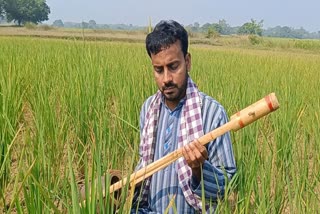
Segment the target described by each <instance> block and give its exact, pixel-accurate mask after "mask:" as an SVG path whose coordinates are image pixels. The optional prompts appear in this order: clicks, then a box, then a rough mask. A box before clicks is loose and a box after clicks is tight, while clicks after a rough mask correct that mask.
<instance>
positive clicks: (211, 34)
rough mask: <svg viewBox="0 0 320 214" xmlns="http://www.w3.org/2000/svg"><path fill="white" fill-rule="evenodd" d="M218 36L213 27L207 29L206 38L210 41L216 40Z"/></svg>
mask: <svg viewBox="0 0 320 214" xmlns="http://www.w3.org/2000/svg"><path fill="white" fill-rule="evenodd" d="M218 36H219V33H218V31H216V29H215V28H213V27H211V26H210V27H209V28H208V31H207V34H206V38H208V39H210V38H217V37H218Z"/></svg>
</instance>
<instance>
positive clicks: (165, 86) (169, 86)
mask: <svg viewBox="0 0 320 214" xmlns="http://www.w3.org/2000/svg"><path fill="white" fill-rule="evenodd" d="M173 87H174V88H177V87H178V86H177V85H176V84H174V83H173V82H168V83H166V84H165V85H164V86H162V87H161V89H162V91H164V90H166V89H169V88H173Z"/></svg>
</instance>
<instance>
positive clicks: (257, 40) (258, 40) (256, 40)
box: [248, 34, 263, 45]
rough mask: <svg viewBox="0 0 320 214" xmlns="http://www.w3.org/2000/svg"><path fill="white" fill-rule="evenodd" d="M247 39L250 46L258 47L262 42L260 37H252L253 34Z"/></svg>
mask: <svg viewBox="0 0 320 214" xmlns="http://www.w3.org/2000/svg"><path fill="white" fill-rule="evenodd" d="M248 39H249V41H250V43H251V44H252V45H258V44H261V43H262V42H263V39H262V37H260V36H257V35H254V34H251V35H249V36H248Z"/></svg>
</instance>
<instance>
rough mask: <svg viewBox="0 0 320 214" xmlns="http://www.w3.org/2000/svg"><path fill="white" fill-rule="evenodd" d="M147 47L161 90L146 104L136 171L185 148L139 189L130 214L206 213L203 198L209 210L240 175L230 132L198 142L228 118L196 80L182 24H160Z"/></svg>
mask: <svg viewBox="0 0 320 214" xmlns="http://www.w3.org/2000/svg"><path fill="white" fill-rule="evenodd" d="M146 49H147V52H148V55H149V56H150V58H151V62H152V66H153V70H154V71H153V73H154V78H155V81H156V84H157V86H158V88H159V90H158V92H157V93H156V94H154V95H153V96H151V97H149V98H148V99H147V100H146V101H145V103H144V104H143V106H142V110H141V113H140V133H141V143H140V152H139V154H140V161H139V164H138V166H137V168H136V169H137V170H138V169H140V168H142V167H144V166H146V165H148V164H150V163H152V162H154V161H156V160H158V159H160V158H161V157H163V156H165V155H167V154H168V153H170V152H173V151H174V150H176V149H178V148H180V147H183V158H180V159H178V160H177V161H176V162H174V163H173V164H171V165H169V166H168V167H166V168H165V169H163V170H160V171H159V172H157V173H155V174H153V175H152V177H150V178H148V179H146V180H145V181H144V182H143V184H142V185H141V186H140V187H138V188H136V191H135V198H134V203H133V205H132V210H131V213H164V212H166V211H169V213H174V212H176V213H196V212H199V211H201V209H202V203H201V196H202V194H204V196H205V198H206V199H207V200H209V201H210V202H209V203H208V204H206V209H207V212H210V211H208V210H209V209H211V211H212V210H214V208H215V203H216V202H217V200H218V199H219V198H222V197H223V196H224V190H225V186H226V183H227V181H228V180H230V179H231V178H232V176H233V175H234V174H235V172H236V166H235V160H234V156H233V151H232V145H231V140H230V134H229V133H227V134H224V135H223V136H221V137H218V138H217V139H216V140H214V141H213V142H210V143H209V144H208V145H207V146H203V145H201V144H200V143H199V142H198V141H197V140H196V139H197V138H199V137H201V136H202V135H203V134H205V133H207V132H209V131H211V130H213V129H216V128H217V127H219V126H221V125H223V124H224V123H226V122H227V115H226V113H225V110H224V108H223V107H222V106H221V105H220V104H219V103H218V102H217V101H215V100H214V99H213V98H211V97H209V96H207V95H206V94H204V93H202V92H200V91H199V90H198V89H197V86H196V85H195V84H194V83H193V81H192V80H191V78H190V76H189V71H190V69H191V55H190V53H188V35H187V32H186V30H185V29H184V28H183V27H182V26H181V25H180V24H179V23H177V22H175V21H161V22H160V23H158V24H157V25H156V26H155V28H154V30H153V32H151V33H150V34H148V36H147V38H146ZM201 173H202V175H201ZM202 183H203V184H204V192H202V191H201V188H202Z"/></svg>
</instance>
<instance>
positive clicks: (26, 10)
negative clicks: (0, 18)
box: [3, 0, 50, 25]
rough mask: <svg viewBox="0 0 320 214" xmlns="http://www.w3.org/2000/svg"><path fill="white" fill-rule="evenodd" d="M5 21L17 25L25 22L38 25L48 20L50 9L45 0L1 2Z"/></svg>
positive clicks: (6, 0) (7, 0) (9, 0)
mask: <svg viewBox="0 0 320 214" xmlns="http://www.w3.org/2000/svg"><path fill="white" fill-rule="evenodd" d="M3 1H4V7H3V8H4V12H5V14H6V17H7V20H8V21H9V22H10V21H15V22H17V23H18V25H21V24H25V23H26V22H32V23H35V24H37V23H40V22H42V21H45V20H48V15H49V13H50V8H49V6H48V5H47V4H46V2H45V0H3Z"/></svg>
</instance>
